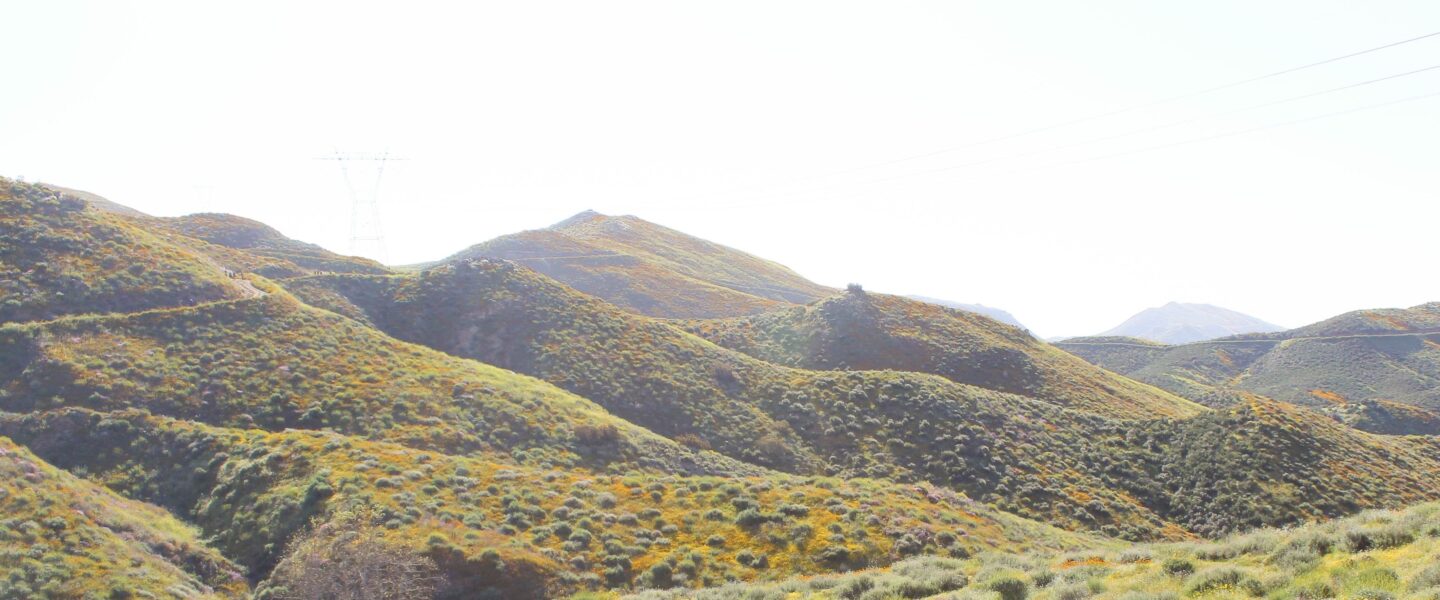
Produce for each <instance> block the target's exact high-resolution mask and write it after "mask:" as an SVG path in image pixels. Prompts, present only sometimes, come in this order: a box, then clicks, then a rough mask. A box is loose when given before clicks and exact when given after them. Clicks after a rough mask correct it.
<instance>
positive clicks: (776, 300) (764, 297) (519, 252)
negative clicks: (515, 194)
mask: <svg viewBox="0 0 1440 600" xmlns="http://www.w3.org/2000/svg"><path fill="white" fill-rule="evenodd" d="M474 258H497V259H506V260H512V261H515V262H517V263H520V264H523V265H525V266H527V267H529V268H531V269H534V270H535V271H537V272H539V273H543V274H545V275H546V276H549V277H551V278H554V279H556V280H558V281H561V282H563V283H565V284H567V285H569V286H571V287H573V288H575V289H577V290H580V291H582V292H585V293H587V294H590V295H592V296H596V297H598V298H601V299H604V300H606V301H607V302H610V303H612V304H614V305H616V306H619V307H621V308H624V309H626V310H629V311H631V312H635V313H639V314H643V315H649V316H654V317H670V318H705V317H726V316H736V315H745V314H752V313H756V312H760V311H763V310H766V309H769V308H774V307H776V306H783V305H785V304H790V303H801V304H803V303H806V302H810V301H812V300H815V299H817V298H819V297H821V296H824V295H827V294H830V293H832V292H833V290H831V289H829V288H826V287H823V286H820V285H817V284H815V283H812V282H810V281H808V280H806V279H804V278H803V277H800V276H799V275H797V274H796V273H795V272H794V271H791V270H790V269H788V268H785V267H784V266H781V265H778V264H775V263H773V262H770V261H767V260H764V259H761V258H758V257H756V256H753V255H750V254H746V253H744V252H741V251H739V250H735V249H733V248H728V247H725V246H721V245H719V244H715V243H713V242H708V241H705V240H702V239H699V238H696V237H693V236H689V235H686V234H684V233H681V232H678V231H675V230H673V229H669V228H666V227H662V226H659V225H656V224H654V223H650V222H647V221H644V220H641V219H638V218H636V217H632V216H620V217H612V216H607V215H602V214H599V213H596V212H592V211H586V212H582V213H580V214H577V215H575V216H573V217H570V218H569V219H566V220H564V221H561V222H559V223H556V224H555V225H553V226H551V227H549V228H547V229H542V230H536V231H526V232H522V233H517V234H512V235H506V236H501V237H499V238H496V239H494V240H491V241H488V242H485V243H482V244H478V245H475V246H471V247H470V248H467V249H465V250H462V251H460V252H458V253H456V254H454V255H452V256H450V257H449V258H447V259H445V260H444V261H442V262H452V261H456V260H461V259H474Z"/></svg>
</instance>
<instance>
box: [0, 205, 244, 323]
mask: <svg viewBox="0 0 1440 600" xmlns="http://www.w3.org/2000/svg"><path fill="white" fill-rule="evenodd" d="M0 240H3V241H0V323H4V322H12V321H35V320H43V319H51V318H54V317H57V316H61V315H69V314H77V313H105V312H128V311H136V310H145V309H150V308H158V307H167V306H186V305H192V304H196V303H201V302H207V301H214V300H224V299H230V298H238V297H241V296H243V295H244V294H245V292H244V290H243V289H241V287H240V286H238V285H236V284H235V282H233V281H230V280H229V279H227V278H226V277H225V274H224V271H223V270H222V269H220V268H219V267H218V266H216V265H214V264H213V263H210V262H207V261H205V260H203V259H201V258H199V257H197V256H196V255H193V254H191V253H189V252H186V251H185V250H184V249H182V248H180V247H178V246H175V245H173V244H170V243H167V242H165V241H164V240H162V239H160V238H158V237H157V236H155V235H152V234H151V233H149V232H146V231H144V230H142V229H140V228H138V227H134V226H133V225H131V224H129V223H128V222H127V221H125V220H124V219H123V218H121V217H119V216H116V215H112V214H108V213H104V212H100V211H98V210H95V209H90V208H87V206H86V204H85V202H84V201H83V200H81V199H79V198H76V197H71V196H58V195H56V194H55V193H54V192H52V191H51V190H49V189H46V188H44V187H41V186H37V185H30V184H24V183H19V182H15V181H11V180H8V179H0Z"/></svg>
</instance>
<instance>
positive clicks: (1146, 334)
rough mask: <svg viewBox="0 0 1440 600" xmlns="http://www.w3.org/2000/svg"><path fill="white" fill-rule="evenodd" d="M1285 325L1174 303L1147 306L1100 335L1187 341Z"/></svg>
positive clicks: (1172, 342) (1099, 335) (1209, 307)
mask: <svg viewBox="0 0 1440 600" xmlns="http://www.w3.org/2000/svg"><path fill="white" fill-rule="evenodd" d="M1283 329H1284V327H1281V326H1279V325H1274V324H1271V323H1266V322H1265V321H1261V320H1260V319H1257V318H1255V317H1252V316H1249V315H1246V314H1243V313H1238V312H1235V311H1233V310H1230V309H1226V308H1220V307H1218V306H1212V305H1209V304H1187V303H1182V302H1171V303H1169V304H1166V305H1165V306H1159V307H1155V308H1147V309H1145V310H1142V311H1140V312H1139V313H1137V314H1136V315H1135V316H1132V317H1130V318H1129V319H1126V320H1125V322H1123V323H1121V324H1119V325H1117V326H1115V327H1113V328H1111V329H1110V330H1108V331H1105V332H1104V333H1100V334H1098V337H1135V338H1142V339H1147V340H1153V341H1156V342H1161V343H1165V344H1184V343H1188V342H1196V341H1200V340H1209V339H1215V338H1222V337H1229V336H1232V335H1239V334H1244V333H1269V332H1272V331H1281V330H1283Z"/></svg>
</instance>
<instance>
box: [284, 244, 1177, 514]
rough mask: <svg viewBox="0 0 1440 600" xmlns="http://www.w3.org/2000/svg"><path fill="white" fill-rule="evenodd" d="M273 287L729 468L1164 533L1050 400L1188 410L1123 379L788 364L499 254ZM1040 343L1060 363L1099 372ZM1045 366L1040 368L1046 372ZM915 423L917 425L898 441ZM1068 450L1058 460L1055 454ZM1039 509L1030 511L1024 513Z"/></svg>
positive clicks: (1081, 420) (1106, 409)
mask: <svg viewBox="0 0 1440 600" xmlns="http://www.w3.org/2000/svg"><path fill="white" fill-rule="evenodd" d="M286 285H287V286H289V288H290V289H291V290H292V291H293V292H294V293H296V294H297V295H298V296H300V297H301V298H304V299H306V301H308V302H311V303H313V304H315V305H317V306H322V307H326V308H329V309H331V310H334V311H336V312H338V313H341V314H349V315H352V316H353V317H355V318H357V319H360V320H362V321H363V322H367V323H372V324H374V325H376V326H377V327H380V328H381V329H382V330H384V331H386V332H388V333H390V334H391V335H394V336H396V337H399V338H401V339H405V340H409V341H413V342H416V343H420V344H424V345H428V346H431V347H433V348H437V349H440V350H443V351H446V352H449V353H452V354H457V355H460V356H467V357H471V358H476V359H478V360H481V361H484V362H488V363H491V364H496V365H499V366H503V367H505V368H509V369H514V370H517V371H519V372H523V373H528V374H531V375H534V376H536V377H540V378H542V379H546V380H548V381H551V382H552V383H555V384H556V385H558V386H560V387H562V388H565V389H568V390H571V391H573V392H575V393H577V394H580V395H582V396H585V397H587V398H591V399H593V400H595V401H596V402H598V403H600V404H601V405H602V406H604V407H606V408H607V409H608V410H610V411H611V412H613V413H615V414H616V415H619V416H621V417H623V418H626V419H628V420H631V421H633V422H635V423H637V424H640V425H643V426H645V427H647V428H649V429H651V430H654V431H656V432H659V433H661V434H663V435H667V436H670V437H671V438H673V439H677V440H684V441H686V443H690V444H692V445H696V446H698V447H708V448H713V449H715V450H716V451H718V452H721V453H723V454H726V455H728V456H731V457H733V458H736V459H739V460H743V461H747V462H752V463H757V464H761V465H764V466H768V467H771V468H776V469H780V470H784V471H790V472H795V473H824V474H830V475H835V476H841V477H855V476H873V477H882V476H883V477H891V478H896V479H900V480H904V481H914V480H917V479H924V480H929V481H932V482H935V483H943V484H947V485H955V486H957V487H958V488H959V489H961V490H962V491H965V492H966V493H968V494H971V495H975V496H977V497H988V496H993V495H994V494H996V492H997V491H999V492H1000V493H1001V494H1002V495H1003V496H1008V497H1010V498H1011V499H1012V500H1016V501H1018V500H1020V499H1021V498H1022V497H1026V496H1028V497H1032V498H1033V499H1035V500H1036V502H1034V503H1033V508H1016V510H1020V511H1021V514H1025V515H1028V516H1032V517H1041V516H1044V517H1045V518H1050V519H1055V522H1057V523H1065V524H1069V526H1073V527H1081V528H1089V527H1096V528H1098V527H1102V526H1105V525H1116V526H1124V527H1126V528H1131V527H1133V528H1136V529H1135V531H1134V532H1133V535H1168V534H1169V533H1166V532H1167V531H1170V530H1169V529H1167V528H1168V526H1167V525H1166V524H1164V523H1163V522H1162V521H1161V520H1160V519H1158V518H1156V516H1155V515H1153V514H1149V512H1150V511H1149V510H1148V509H1146V508H1144V507H1142V506H1138V505H1137V504H1136V503H1135V502H1134V501H1133V500H1132V499H1125V498H1122V497H1120V496H1116V495H1113V494H1111V493H1110V492H1108V491H1106V490H1104V489H1103V488H1104V487H1105V486H1104V485H1103V484H1101V483H1099V481H1098V479H1097V478H1098V477H1099V473H1098V471H1096V469H1097V468H1098V467H1097V466H1094V465H1086V464H1084V462H1085V461H1086V460H1088V457H1089V455H1090V454H1094V455H1101V454H1105V453H1107V452H1109V449H1106V448H1104V447H1101V446H1100V445H1099V444H1096V443H1094V442H1093V441H1091V440H1088V439H1087V436H1092V435H1095V436H1100V434H1099V433H1097V432H1095V431H1094V430H1095V429H1097V428H1100V429H1104V430H1107V431H1108V430H1110V429H1111V428H1115V429H1118V428H1120V427H1121V426H1120V425H1119V424H1118V423H1114V424H1112V423H1110V422H1108V421H1107V420H1105V419H1103V418H1101V417H1100V416H1098V415H1094V414H1092V413H1090V412H1088V411H1069V410H1062V409H1061V407H1062V404H1058V403H1064V402H1071V403H1075V404H1083V405H1084V407H1085V408H1087V409H1088V408H1094V409H1095V410H1096V411H1098V412H1100V413H1102V414H1106V415H1110V416H1112V417H1115V418H1117V419H1122V418H1126V419H1149V418H1153V417H1154V416H1155V415H1157V414H1171V415H1177V416H1180V415H1193V414H1195V413H1196V412H1198V411H1199V410H1200V409H1199V407H1198V406H1195V405H1193V404H1190V403H1187V402H1185V401H1183V400H1180V399H1178V398H1175V397H1173V396H1169V395H1167V394H1164V393H1160V392H1158V391H1155V390H1153V389H1150V388H1146V387H1144V386H1139V385H1136V384H1134V383H1133V382H1123V381H1119V380H1117V381H1115V382H1114V383H1116V384H1117V385H1118V384H1122V383H1128V384H1129V386H1131V387H1133V388H1134V389H1133V391H1123V390H1110V392H1109V393H1110V394H1112V395H1111V396H1103V395H1097V396H1096V397H1093V398H1091V397H1088V396H1086V395H1085V392H1083V391H1082V392H1077V393H1075V394H1074V395H1073V396H1064V395H1061V396H1056V397H1055V398H1052V399H1051V400H1052V401H1054V402H1057V403H1052V402H1046V401H1041V400H1036V399H1034V398H1030V397H1025V396H1019V395H1013V394H1007V393H1000V392H996V391H993V390H987V389H982V388H979V387H975V386H971V385H964V384H957V383H954V382H951V381H948V380H945V379H941V378H938V377H933V376H929V375H924V374H918V373H905V372H893V371H892V372H878V371H848V372H823V371H812V370H804V369H796V368H789V367H784V366H781V365H776V364H772V363H769V362H766V361H763V360H759V359H756V358H754V357H751V356H748V355H745V354H742V353H739V352H735V351H730V350H727V349H723V348H720V347H717V346H715V345H713V344H710V343H707V342H705V341H704V340H702V339H700V338H698V337H695V336H692V335H687V334H686V333H685V332H684V331H682V330H680V329H679V328H677V327H675V326H673V325H671V324H669V323H666V322H660V321H654V320H650V319H646V318H644V317H640V316H635V315H631V314H628V313H626V312H624V311H621V310H618V309H616V308H614V307H611V306H609V305H607V304H605V303H603V302H600V301H598V300H596V299H593V298H589V297H586V296H584V295H582V294H577V293H575V292H574V291H573V290H571V289H569V288H567V287H565V286H563V285H559V284H557V283H555V282H553V281H550V280H548V279H546V278H544V277H542V276H539V275H538V274H535V273H533V272H530V271H528V270H526V269H524V268H521V267H518V266H516V265H513V264H510V263H505V262H500V261H462V262H456V263H451V264H448V265H444V266H442V267H437V268H435V269H431V270H428V271H425V272H423V273H421V274H418V275H413V276H387V277H364V276H346V275H331V276H322V277H308V278H301V279H296V280H291V281H288V282H286ZM906 302H908V304H909V305H914V306H923V307H928V308H931V309H934V310H940V311H947V309H942V308H939V307H933V306H931V305H927V304H923V303H919V302H910V301H906ZM948 312H955V311H948ZM961 314H963V315H967V318H974V319H983V317H978V316H974V315H970V314H969V313H961ZM986 322H987V323H988V324H990V325H991V326H993V327H997V328H1003V330H1004V332H1005V335H1011V336H1016V337H1017V338H1023V339H1029V337H1028V336H1027V335H1026V334H1024V333H1023V332H1020V331H1019V330H1016V329H1013V328H1009V327H1008V326H1004V325H1000V324H997V323H994V322H993V321H988V320H986ZM1032 343H1033V340H1032ZM1049 351H1050V352H1052V353H1053V356H1054V357H1058V358H1059V359H1061V360H1060V362H1062V363H1064V364H1066V365H1068V366H1070V367H1074V366H1077V365H1078V366H1080V367H1081V368H1083V369H1085V370H1086V371H1090V372H1094V373H1098V372H1099V371H1098V370H1096V369H1093V367H1089V366H1087V365H1084V364H1083V363H1081V362H1080V361H1076V360H1073V359H1071V358H1070V357H1068V356H1065V355H1064V354H1063V353H1061V352H1058V351H1055V350H1053V349H1050V350H1049ZM1047 356H1049V355H1047ZM1044 360H1045V359H1043V358H1042V359H1041V363H1042V368H1050V365H1049V364H1048V363H1045V362H1044ZM1054 376H1055V377H1056V378H1057V379H1059V378H1063V376H1062V375H1054ZM1146 390H1149V393H1148V394H1147V393H1146ZM1096 393H1097V394H1099V392H1096ZM1071 408H1077V407H1076V406H1072V407H1071ZM917 429H923V430H925V431H927V432H928V433H927V434H925V435H922V436H920V437H919V439H908V440H907V439H904V438H902V437H901V436H902V435H903V434H902V432H903V431H906V430H911V431H914V430H917ZM1101 437H1103V436H1101ZM952 444H955V446H954V447H951V445H952ZM1082 446H1084V447H1086V448H1088V449H1087V450H1082V449H1081V447H1082ZM1066 447H1069V448H1070V449H1071V451H1070V452H1068V453H1067V452H1064V451H1062V449H1063V448H1066ZM1047 449H1048V450H1049V451H1050V454H1046V452H1047ZM1022 473H1028V474H1030V475H1028V476H1032V477H1037V478H1038V480H1039V481H1042V482H1043V483H1041V485H1040V486H1039V487H1036V488H1033V489H1032V488H1026V489H1025V490H1019V489H1014V488H1013V487H1012V486H1010V485H1006V484H1005V483H1004V482H1006V481H1008V480H1010V479H1011V478H1013V477H1019V476H1021V474H1022ZM1067 485H1074V486H1079V487H1081V488H1083V489H1087V490H1091V491H1090V492H1087V495H1086V496H1085V498H1086V500H1085V501H1084V502H1077V501H1076V500H1075V499H1074V498H1072V497H1070V496H1067V495H1065V494H1064V493H1061V492H1060V491H1059V490H1060V488H1061V487H1063V486H1067ZM1042 498H1043V499H1044V500H1043V501H1039V499H1042ZM1092 499H1093V500H1094V501H1095V502H1097V503H1098V504H1097V506H1102V505H1103V506H1108V507H1109V508H1107V509H1105V515H1106V516H1097V517H1094V518H1091V517H1086V519H1090V520H1089V521H1081V520H1076V518H1075V513H1073V512H1069V511H1064V512H1062V510H1061V508H1060V507H1061V506H1077V507H1078V506H1079V505H1083V504H1084V503H1085V502H1089V501H1091V500H1092ZM1026 502H1030V500H1026ZM1017 507H1018V505H1017ZM1035 510H1038V511H1041V512H1030V511H1035ZM1170 532H1171V533H1173V531H1170Z"/></svg>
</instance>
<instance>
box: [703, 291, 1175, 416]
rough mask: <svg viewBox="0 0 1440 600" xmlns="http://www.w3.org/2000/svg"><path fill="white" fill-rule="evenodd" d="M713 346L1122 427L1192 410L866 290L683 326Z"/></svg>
mask: <svg viewBox="0 0 1440 600" xmlns="http://www.w3.org/2000/svg"><path fill="white" fill-rule="evenodd" d="M686 329H688V330H689V331H691V332H692V333H695V334H697V335H700V336H702V337H704V338H706V339H708V340H710V341H712V342H715V343H717V344H719V345H721V346H725V347H727V348H731V349H734V350H738V351H741V352H744V353H746V354H749V355H751V356H755V357H757V358H761V359H764V360H767V361H770V362H774V363H778V364H783V365H790V366H794V367H801V368H806V369H822V370H835V369H869V370H873V369H895V370H902V371H917V372H922V373H933V374H936V375H940V376H942V377H945V378H947V379H950V380H952V381H955V382H957V383H967V384H971V385H977V386H980V387H984V388H989V389H994V390H999V391H1003V392H1011V393H1015V394H1021V395H1025V396H1029V397H1032V398H1037V399H1040V400H1045V401H1047V402H1052V403H1054V404H1057V405H1060V406H1065V407H1069V408H1075V409H1079V410H1085V411H1089V412H1093V413H1096V414H1100V415H1105V416H1108V417H1114V418H1121V419H1136V418H1140V419H1146V418H1156V417H1167V416H1168V417H1183V416H1189V415H1193V414H1196V413H1198V412H1200V410H1201V408H1200V407H1198V406H1195V405H1194V404H1192V403H1190V402H1187V401H1185V400H1183V399H1181V398H1178V397H1176V396H1173V395H1171V394H1168V393H1166V392H1163V391H1161V390H1158V389H1155V388H1152V387H1150V386H1147V385H1142V384H1139V383H1137V382H1135V381H1133V380H1130V379H1126V378H1124V377H1119V376H1116V375H1114V374H1113V373H1110V372H1107V371H1103V370H1100V369H1096V368H1094V367H1093V366H1091V365H1088V364H1086V363H1085V362H1084V361H1080V360H1076V359H1074V358H1073V357H1072V356H1070V355H1069V354H1066V353H1065V352H1062V351H1060V350H1058V349H1056V348H1054V347H1053V346H1051V345H1049V344H1046V343H1044V342H1041V341H1039V340H1036V339H1035V338H1034V337H1032V336H1031V335H1030V334H1029V333H1026V332H1025V331H1023V330H1021V329H1018V328H1015V327H1011V326H1009V325H1005V324H1002V323H999V322H997V321H994V320H992V319H989V318H987V317H984V316H981V315H978V314H975V313H972V312H967V311H963V310H955V309H949V308H945V307H941V306H937V305H934V304H930V303H927V302H921V301H916V300H911V299H908V298H901V297H899V296H889V295H884V294H871V293H865V292H859V291H855V292H847V293H845V294H842V295H839V296H834V297H831V298H827V299H825V300H824V301H821V302H818V303H816V304H812V305H810V306H804V307H795V308H788V309H782V310H777V311H773V312H770V313H765V314H762V315H755V316H751V317H739V318H734V319H726V320H710V321H691V322H688V323H687V324H686Z"/></svg>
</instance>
